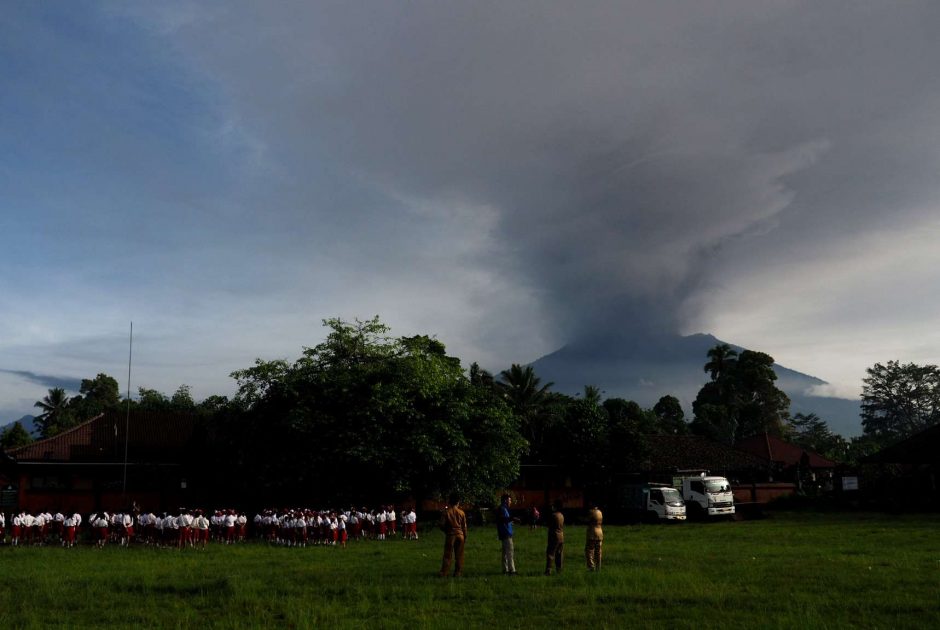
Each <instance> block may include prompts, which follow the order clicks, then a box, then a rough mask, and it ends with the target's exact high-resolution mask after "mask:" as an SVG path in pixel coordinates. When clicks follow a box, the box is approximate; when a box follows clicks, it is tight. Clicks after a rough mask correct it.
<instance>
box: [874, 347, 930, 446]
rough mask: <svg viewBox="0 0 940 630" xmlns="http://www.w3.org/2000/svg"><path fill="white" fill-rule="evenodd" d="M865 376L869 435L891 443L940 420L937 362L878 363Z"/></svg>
mask: <svg viewBox="0 0 940 630" xmlns="http://www.w3.org/2000/svg"><path fill="white" fill-rule="evenodd" d="M867 372H868V376H867V377H866V378H865V379H863V380H862V383H863V386H862V427H863V431H864V433H865V435H866V436H868V437H871V438H873V439H874V440H876V441H877V442H878V443H880V444H882V445H887V444H891V443H893V442H897V441H899V440H902V439H904V438H907V437H910V436H911V435H914V434H915V433H918V432H920V431H923V430H924V429H926V428H928V427H930V426H933V425H935V424H937V422H940V369H938V368H937V366H935V365H917V364H914V363H906V364H901V363H899V362H898V361H888V363H887V364H884V365H882V364H881V363H876V364H875V365H873V366H872V367H870V368H868V370H867Z"/></svg>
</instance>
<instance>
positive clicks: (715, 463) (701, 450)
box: [642, 435, 769, 473]
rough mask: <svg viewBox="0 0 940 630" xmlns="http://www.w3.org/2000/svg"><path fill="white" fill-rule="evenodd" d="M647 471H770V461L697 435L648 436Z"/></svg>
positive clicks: (645, 464)
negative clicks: (768, 469)
mask: <svg viewBox="0 0 940 630" xmlns="http://www.w3.org/2000/svg"><path fill="white" fill-rule="evenodd" d="M644 440H645V441H646V443H647V445H648V447H649V451H648V456H647V458H646V461H645V462H642V465H643V466H644V467H645V469H646V470H657V471H667V470H692V469H700V470H709V471H712V472H714V473H718V472H731V471H744V470H766V469H767V468H768V466H769V462H768V461H767V460H766V459H762V458H759V457H756V456H754V455H752V454H750V453H745V452H743V451H740V450H737V449H734V448H731V447H730V446H727V445H725V444H720V443H719V442H714V441H712V440H709V439H708V438H705V437H701V436H697V435H648V436H646V437H645V438H644Z"/></svg>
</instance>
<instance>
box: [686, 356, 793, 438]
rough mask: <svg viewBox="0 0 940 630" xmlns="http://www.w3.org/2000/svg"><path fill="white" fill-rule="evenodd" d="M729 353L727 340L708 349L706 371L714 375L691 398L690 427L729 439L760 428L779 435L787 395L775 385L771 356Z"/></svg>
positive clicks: (787, 408)
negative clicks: (691, 414)
mask: <svg viewBox="0 0 940 630" xmlns="http://www.w3.org/2000/svg"><path fill="white" fill-rule="evenodd" d="M733 352H734V351H733V350H731V349H730V347H729V346H727V345H726V344H722V345H719V346H715V347H714V348H712V349H711V350H709V351H708V357H709V362H708V363H706V365H705V371H707V372H709V373H710V374H712V375H713V377H712V380H711V381H709V382H708V383H705V385H703V386H702V389H701V390H699V393H698V396H696V398H695V402H693V403H692V410H693V412H694V413H695V419H694V420H693V421H692V423H691V425H690V428H691V429H692V432H693V433H696V434H699V435H705V436H707V437H710V438H712V439H715V440H718V441H723V442H727V443H728V444H733V443H734V442H736V441H737V440H739V439H741V438H745V437H749V436H751V435H756V434H758V433H763V432H767V433H771V434H773V435H782V434H783V433H784V431H785V426H786V425H785V423H786V420H787V418H788V416H789V410H790V399H789V398H788V397H787V395H786V394H785V393H783V391H781V390H780V389H778V388H777V386H776V384H775V381H776V380H777V375H776V373H775V372H774V369H773V364H774V360H773V357H771V356H770V355H768V354H765V353H763V352H755V351H752V350H745V351H743V352H742V353H741V354H740V355H738V356H737V358H736V359H733V357H732V353H733Z"/></svg>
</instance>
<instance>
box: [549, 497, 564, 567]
mask: <svg viewBox="0 0 940 630" xmlns="http://www.w3.org/2000/svg"><path fill="white" fill-rule="evenodd" d="M564 559H565V515H564V514H562V513H561V503H560V502H558V501H556V502H555V503H553V504H552V514H551V516H549V517H548V547H546V549H545V575H551V574H552V564H554V565H555V573H560V572H561V566H562V564H564Z"/></svg>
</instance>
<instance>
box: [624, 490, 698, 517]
mask: <svg viewBox="0 0 940 630" xmlns="http://www.w3.org/2000/svg"><path fill="white" fill-rule="evenodd" d="M622 492H623V495H622V503H621V506H620V507H621V509H623V510H624V511H625V513H626V515H627V516H628V518H630V519H631V520H642V521H646V522H650V523H656V522H663V521H665V522H674V521H684V520H685V503H683V502H682V495H681V494H679V492H678V491H677V490H676V489H675V488H673V487H672V486H669V485H666V484H662V483H646V482H643V483H628V484H625V485H624V486H622Z"/></svg>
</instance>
